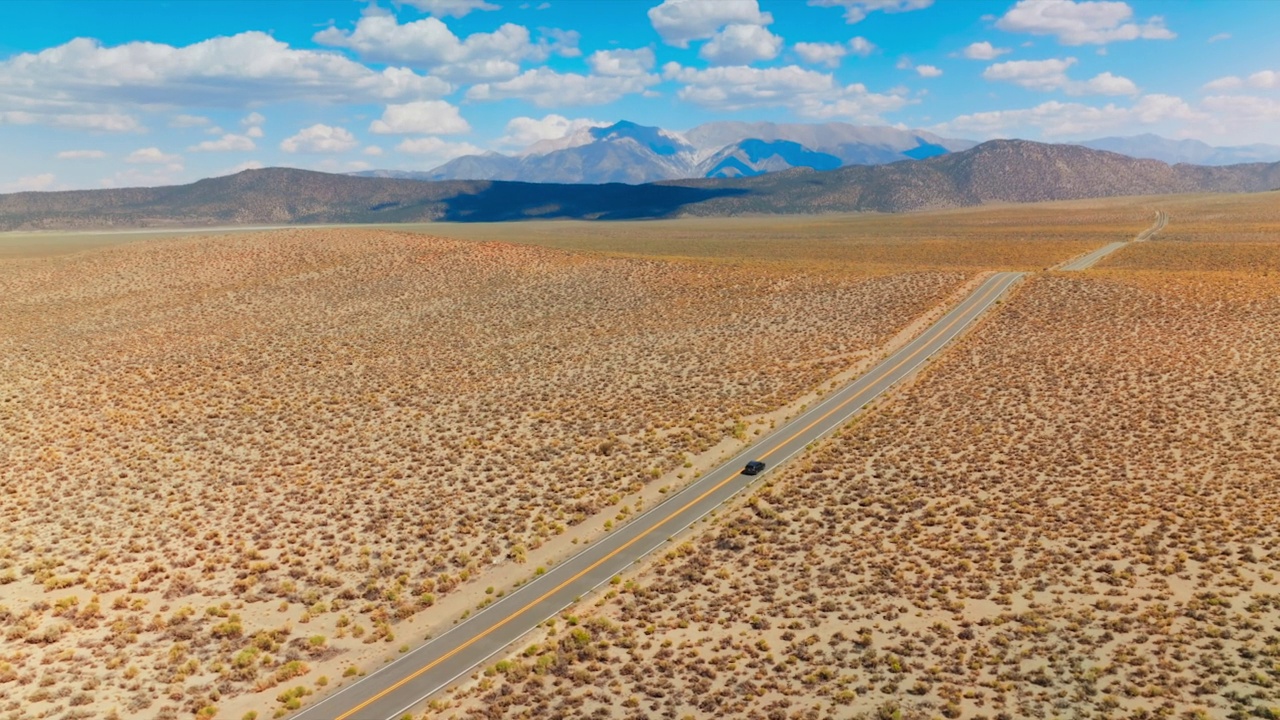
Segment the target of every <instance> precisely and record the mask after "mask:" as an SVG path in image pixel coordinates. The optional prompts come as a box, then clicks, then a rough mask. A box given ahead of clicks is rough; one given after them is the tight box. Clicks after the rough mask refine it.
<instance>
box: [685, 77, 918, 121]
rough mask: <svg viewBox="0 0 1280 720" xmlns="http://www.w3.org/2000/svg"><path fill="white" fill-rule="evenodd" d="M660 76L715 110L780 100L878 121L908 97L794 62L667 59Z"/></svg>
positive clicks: (808, 113)
mask: <svg viewBox="0 0 1280 720" xmlns="http://www.w3.org/2000/svg"><path fill="white" fill-rule="evenodd" d="M663 77H664V78H665V79H667V80H672V81H676V82H680V83H684V87H682V88H681V89H680V90H679V91H678V93H677V95H678V97H679V98H680V99H682V100H685V101H688V102H692V103H694V104H697V105H701V106H703V107H707V108H713V109H716V110H730V111H733V110H742V109H746V108H756V107H772V106H786V107H791V108H793V109H794V110H795V112H796V113H797V114H799V115H801V116H803V117H808V118H815V119H831V118H846V119H850V120H856V121H862V122H881V119H880V114H881V113H884V112H890V111H893V110H898V109H901V108H902V107H904V106H906V105H907V104H908V103H909V102H910V101H909V100H908V98H907V97H906V96H905V95H904V94H901V93H889V94H880V93H872V92H869V91H868V90H867V88H866V86H864V85H862V84H860V83H854V84H852V85H844V86H842V85H840V84H838V83H836V81H835V79H834V78H833V77H832V76H831V75H830V74H829V73H820V72H816V71H814V70H806V69H804V68H801V67H799V66H796V65H788V66H785V67H779V68H753V67H747V66H743V65H738V66H728V67H713V68H707V69H705V70H698V69H695V68H687V67H681V66H680V65H679V64H677V63H674V62H672V63H667V64H666V65H665V66H664V67H663Z"/></svg>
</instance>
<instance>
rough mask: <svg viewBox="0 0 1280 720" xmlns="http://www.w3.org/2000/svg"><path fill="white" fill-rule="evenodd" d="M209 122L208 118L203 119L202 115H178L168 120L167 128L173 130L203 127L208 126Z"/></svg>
mask: <svg viewBox="0 0 1280 720" xmlns="http://www.w3.org/2000/svg"><path fill="white" fill-rule="evenodd" d="M210 122H211V121H210V120H209V118H207V117H204V116H203V115H185V114H179V115H174V116H173V117H172V118H170V119H169V127H173V128H189V127H204V126H205V125H208V124H209V123H210Z"/></svg>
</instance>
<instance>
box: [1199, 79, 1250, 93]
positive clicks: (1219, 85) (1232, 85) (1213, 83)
mask: <svg viewBox="0 0 1280 720" xmlns="http://www.w3.org/2000/svg"><path fill="white" fill-rule="evenodd" d="M1242 86H1244V80H1241V79H1240V78H1238V77H1236V76H1235V75H1228V76H1226V77H1220V78H1218V79H1217V80H1210V81H1209V82H1207V83H1205V84H1204V89H1205V90H1235V89H1236V88H1239V87H1242Z"/></svg>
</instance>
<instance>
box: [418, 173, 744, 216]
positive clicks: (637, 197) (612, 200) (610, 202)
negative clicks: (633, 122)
mask: <svg viewBox="0 0 1280 720" xmlns="http://www.w3.org/2000/svg"><path fill="white" fill-rule="evenodd" d="M750 193H751V190H749V189H746V188H718V187H686V186H681V185H623V184H621V183H610V184H607V185H549V184H540V183H519V182H502V183H492V184H490V185H489V186H488V187H486V188H484V189H482V190H479V191H477V192H475V193H467V194H458V195H454V196H452V197H449V198H442V199H441V200H440V203H441V204H442V205H443V212H442V213H441V215H440V217H439V218H438V219H439V220H442V221H447V222H501V221H509V220H535V219H545V220H550V219H568V218H573V219H583V220H636V219H642V218H664V217H672V216H674V215H676V214H678V213H679V212H680V211H681V210H682V209H684V208H685V207H687V206H690V205H696V204H699V203H703V202H706V201H708V200H713V199H717V198H731V197H736V196H741V195H748V194H750Z"/></svg>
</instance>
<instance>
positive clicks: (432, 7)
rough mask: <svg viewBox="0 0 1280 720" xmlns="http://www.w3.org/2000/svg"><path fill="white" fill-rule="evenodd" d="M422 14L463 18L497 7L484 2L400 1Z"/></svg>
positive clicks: (446, 0)
mask: <svg viewBox="0 0 1280 720" xmlns="http://www.w3.org/2000/svg"><path fill="white" fill-rule="evenodd" d="M401 1H402V2H403V3H404V4H405V5H412V6H413V7H416V8H418V9H419V10H421V11H422V12H425V13H431V14H432V15H437V16H439V17H458V18H460V17H464V16H466V15H467V14H468V13H470V12H471V11H473V10H498V9H499V7H498V6H497V5H494V4H493V3H490V2H485V0H401Z"/></svg>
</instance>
